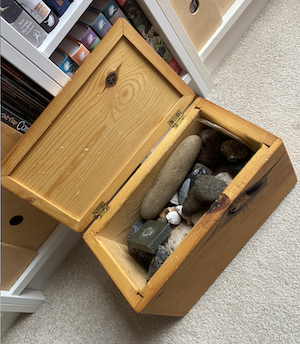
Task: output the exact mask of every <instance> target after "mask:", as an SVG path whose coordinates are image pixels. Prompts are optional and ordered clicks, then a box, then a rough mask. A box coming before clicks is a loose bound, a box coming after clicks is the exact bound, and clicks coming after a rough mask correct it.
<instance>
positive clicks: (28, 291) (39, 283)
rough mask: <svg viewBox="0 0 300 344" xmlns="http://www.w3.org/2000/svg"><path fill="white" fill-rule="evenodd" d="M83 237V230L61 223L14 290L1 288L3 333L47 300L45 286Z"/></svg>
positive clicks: (15, 284) (17, 282) (16, 283)
mask: <svg viewBox="0 0 300 344" xmlns="http://www.w3.org/2000/svg"><path fill="white" fill-rule="evenodd" d="M81 237H82V233H76V232H74V231H73V230H71V229H70V228H68V227H66V226H65V225H63V224H59V225H58V226H57V227H56V229H55V230H54V231H53V232H52V233H51V234H50V236H49V237H48V238H47V240H46V241H45V242H44V244H43V245H42V246H41V247H40V249H39V250H38V254H37V256H36V257H35V259H34V260H33V261H32V262H31V264H30V265H29V266H28V267H27V269H26V270H25V271H24V272H23V274H22V275H21V276H20V277H19V278H18V280H17V281H16V282H15V283H14V285H13V286H12V287H11V289H10V290H8V291H5V290H1V336H3V335H4V334H5V332H6V331H7V330H8V329H9V328H10V326H11V325H12V324H13V323H14V321H15V320H16V319H17V317H18V316H19V315H20V314H21V313H34V312H36V311H37V309H38V308H39V307H40V306H41V305H42V304H43V303H44V301H45V299H44V295H43V292H42V289H43V288H44V286H45V284H46V283H47V281H49V279H50V278H51V277H52V276H53V274H54V273H55V272H56V270H57V269H58V268H59V266H60V265H61V264H62V263H63V262H64V261H65V259H66V258H67V257H68V255H69V254H70V252H71V251H72V250H73V249H74V248H75V246H76V245H77V244H78V242H79V241H80V240H81Z"/></svg>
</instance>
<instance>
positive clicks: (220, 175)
mask: <svg viewBox="0 0 300 344" xmlns="http://www.w3.org/2000/svg"><path fill="white" fill-rule="evenodd" d="M215 177H216V178H217V179H219V180H222V181H223V182H225V183H226V184H227V185H228V184H230V183H231V182H232V177H231V175H230V174H229V173H228V172H220V173H218V174H217V175H216V176H215Z"/></svg>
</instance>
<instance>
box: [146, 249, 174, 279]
mask: <svg viewBox="0 0 300 344" xmlns="http://www.w3.org/2000/svg"><path fill="white" fill-rule="evenodd" d="M170 254H171V251H169V250H168V249H167V248H165V247H164V246H162V245H160V246H159V247H158V250H157V252H156V255H155V256H154V258H153V259H152V261H151V263H150V265H149V269H148V278H147V280H148V281H149V279H150V278H151V277H152V276H153V275H154V274H155V273H156V271H157V270H158V269H159V268H160V267H161V266H162V265H163V263H164V262H165V261H166V260H167V258H168V257H169V255H170Z"/></svg>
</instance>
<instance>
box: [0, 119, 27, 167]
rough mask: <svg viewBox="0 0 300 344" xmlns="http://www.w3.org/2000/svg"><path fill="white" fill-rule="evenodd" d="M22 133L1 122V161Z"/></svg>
mask: <svg viewBox="0 0 300 344" xmlns="http://www.w3.org/2000/svg"><path fill="white" fill-rule="evenodd" d="M22 136H23V134H21V133H20V132H19V131H17V130H14V129H13V128H11V127H10V126H8V125H7V124H5V123H3V122H1V161H2V160H3V159H4V158H5V157H6V155H7V154H8V153H9V152H10V151H11V150H12V149H13V147H14V146H15V144H16V143H17V142H18V141H19V140H20V139H21V137H22Z"/></svg>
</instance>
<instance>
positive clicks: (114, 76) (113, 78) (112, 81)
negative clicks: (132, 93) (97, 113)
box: [105, 72, 117, 88]
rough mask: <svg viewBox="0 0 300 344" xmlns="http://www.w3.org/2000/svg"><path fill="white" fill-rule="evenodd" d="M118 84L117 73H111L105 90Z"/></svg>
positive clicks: (107, 78)
mask: <svg viewBox="0 0 300 344" xmlns="http://www.w3.org/2000/svg"><path fill="white" fill-rule="evenodd" d="M116 82H117V74H116V72H111V73H109V74H108V76H107V77H106V80H105V88H107V87H113V86H115V84H116Z"/></svg>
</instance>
